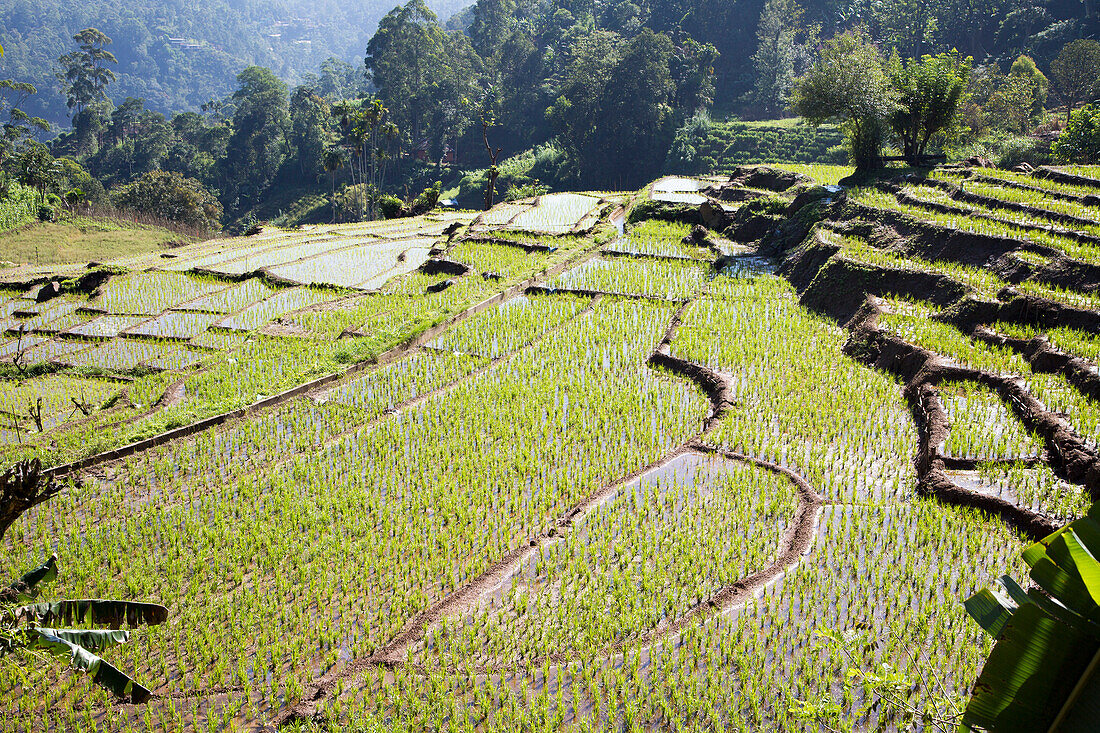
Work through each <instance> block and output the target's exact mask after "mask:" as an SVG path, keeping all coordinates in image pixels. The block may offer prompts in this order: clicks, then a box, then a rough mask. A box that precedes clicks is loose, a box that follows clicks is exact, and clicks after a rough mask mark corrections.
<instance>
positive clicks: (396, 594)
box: [0, 165, 1100, 731]
mask: <svg viewBox="0 0 1100 733" xmlns="http://www.w3.org/2000/svg"><path fill="white" fill-rule="evenodd" d="M851 172H852V171H851V169H847V168H843V167H840V166H820V165H819V166H800V165H788V166H784V168H783V169H778V168H768V167H751V168H750V167H743V168H738V169H735V170H733V171H732V173H731V174H730V175H711V176H701V177H688V176H667V177H663V178H661V179H659V180H657V181H654V182H653V183H651V184H650V185H648V186H646V187H645V188H644V189H642V190H641V191H637V192H634V193H630V194H615V195H605V194H575V193H573V194H555V195H547V196H541V197H538V198H534V199H525V200H521V201H516V202H509V203H504V204H499V205H498V206H496V207H494V208H493V209H492V210H490V211H488V212H483V213H472V212H471V213H462V212H457V213H446V214H441V213H438V212H437V213H432V214H428V215H425V216H422V217H417V218H413V219H405V220H398V221H388V222H374V223H362V224H349V225H323V226H315V227H305V228H302V229H298V230H279V229H273V228H268V229H265V230H264V231H262V232H260V233H259V234H256V235H253V236H251V237H239V238H229V239H220V240H211V241H208V242H198V243H193V244H189V245H187V246H185V247H181V248H179V249H177V250H173V251H172V252H170V253H168V254H169V256H167V257H165V256H163V254H164V253H152V254H147V255H138V256H134V257H128V258H124V259H121V260H117V261H114V262H112V263H109V264H111V265H112V268H111V269H110V270H97V271H94V272H93V273H91V274H88V275H86V276H85V277H82V278H79V279H70V280H68V281H67V283H66V286H65V287H64V288H62V289H61V292H60V294H59V295H57V296H56V297H52V298H51V297H46V295H43V292H45V293H46V294H47V295H48V294H49V293H50V292H51V291H50V290H49V285H48V283H49V282H51V281H60V280H61V279H62V278H64V277H66V276H69V275H73V274H78V273H80V272H82V271H83V270H82V269H81V267H80V266H79V265H77V266H74V267H72V268H66V267H61V268H57V272H56V277H55V278H53V280H51V277H50V276H48V275H46V274H45V273H39V274H38V276H36V277H35V278H33V279H31V280H28V279H27V278H26V277H24V276H21V274H20V273H19V272H18V271H7V272H5V271H3V270H0V280H3V281H4V282H5V283H6V290H5V293H4V296H3V299H2V302H3V305H2V306H0V307H3V308H4V309H5V310H4V312H5V313H7V316H6V318H7V331H8V333H9V335H10V337H9V340H8V341H6V342H5V343H4V344H3V345H2V346H0V349H3V351H2V353H3V354H4V358H5V359H6V360H7V361H8V362H9V364H8V366H7V367H6V368H5V369H4V370H3V371H2V372H0V376H2V377H3V381H2V382H0V414H2V415H3V418H4V419H5V420H7V421H8V425H10V427H5V428H2V429H0V441H2V443H0V456H2V457H3V458H4V460H5V462H11V461H13V460H15V459H16V458H19V457H24V456H32V455H34V456H39V457H41V458H43V459H44V460H45V461H46V462H47V463H48V464H51V465H52V466H53V469H52V473H53V474H54V475H56V476H58V477H62V478H69V477H73V476H79V477H80V478H81V479H82V483H81V484H80V485H72V486H68V487H67V489H66V490H65V491H64V492H63V493H61V494H60V495H59V496H57V497H55V498H53V499H51V500H50V502H49V503H48V504H46V505H44V506H42V507H40V508H38V509H33V510H31V511H29V512H28V513H27V514H26V515H25V516H24V517H23V518H21V519H20V520H19V521H18V522H17V523H16V524H15V525H13V527H12V530H11V531H10V533H9V534H8V536H7V537H5V538H4V540H3V547H4V552H0V572H2V573H4V574H7V575H10V576H15V575H17V574H18V573H19V572H22V571H24V570H26V569H28V568H31V567H35V566H36V565H38V564H40V563H41V561H42V559H43V557H42V555H43V548H50V550H52V551H56V552H57V553H58V554H59V555H60V557H61V560H60V562H61V564H62V567H63V576H62V577H63V578H64V580H63V581H62V582H61V583H60V585H61V586H62V587H63V592H65V593H67V594H69V595H70V596H72V597H91V596H93V595H94V596H96V597H99V596H105V597H123V598H132V599H135V600H143V601H155V602H158V603H163V604H164V605H165V606H166V607H167V609H168V613H169V619H170V621H169V622H168V623H166V624H164V625H159V626H154V627H152V628H151V629H150V630H148V631H146V630H136V631H134V634H133V638H132V639H131V646H129V647H126V648H124V649H123V650H122V651H121V652H119V651H115V650H111V651H109V652H106V653H105V654H107V655H108V656H109V657H110V658H111V659H112V660H113V663H114V664H116V666H118V667H120V668H121V669H123V670H124V672H126V673H127V674H133V675H134V677H135V678H136V679H137V680H138V682H139V683H140V684H141V685H145V686H147V688H148V689H145V688H144V687H143V688H140V689H138V688H135V690H136V691H137V692H141V694H142V695H144V694H149V697H148V700H147V702H146V703H145V704H144V705H143V706H131V705H114V704H111V703H110V702H109V697H107V696H106V693H105V692H103V691H98V690H96V689H95V688H93V686H92V683H91V682H90V681H88V680H87V679H85V678H83V677H76V676H70V675H69V673H68V672H66V671H64V670H62V669H61V667H60V666H58V667H47V668H42V667H32V668H27V669H26V670H24V668H17V667H14V666H6V667H0V699H3V700H4V702H5V704H6V706H7V708H8V709H9V710H10V713H9V715H7V716H4V718H3V719H0V730H4V731H7V730H12V731H15V730H23V729H26V728H28V727H31V728H34V729H46V730H63V729H66V727H67V725H68V721H71V720H72V719H74V717H75V716H80V715H83V712H84V711H87V710H89V709H92V708H94V709H95V710H98V711H100V712H101V715H102V717H101V718H100V719H99V721H98V725H99V727H101V728H103V729H107V730H123V729H127V728H128V727H134V726H143V725H144V726H149V725H153V726H157V727H161V726H167V727H172V726H176V727H196V728H206V727H218V726H219V725H221V724H222V721H229V720H231V721H233V722H232V725H233V726H235V727H236V728H237V729H240V730H256V731H259V730H270V729H271V728H272V727H277V728H282V729H286V730H289V729H291V728H290V726H292V725H298V726H304V727H305V728H306V729H308V730H313V729H318V730H320V729H347V728H352V729H356V728H360V727H362V728H366V729H374V728H382V729H387V730H410V731H412V730H440V729H444V728H446V726H447V723H446V721H450V722H452V723H455V724H461V725H462V726H469V727H471V728H479V727H482V726H484V727H485V728H487V729H489V728H492V729H509V728H513V729H529V728H532V727H539V728H549V729H555V730H556V729H559V728H561V727H564V726H569V725H574V724H575V725H588V726H591V727H593V728H601V729H603V728H613V729H623V728H626V729H633V728H636V727H641V728H652V729H661V730H675V729H680V728H690V727H691V726H692V725H693V724H695V723H699V724H703V723H702V721H706V723H705V725H706V726H708V727H711V726H713V727H715V728H723V729H747V730H793V731H823V730H829V729H835V728H831V726H832V723H837V721H839V722H840V724H847V723H848V722H850V723H851V724H852V725H853V726H854V727H856V728H857V729H862V728H867V729H877V728H879V727H880V726H881V727H884V728H890V727H898V728H907V727H908V726H909V722H908V721H909V720H910V718H908V717H907V716H909V715H911V713H910V712H908V711H909V710H911V709H916V710H923V709H926V707H927V709H930V710H933V711H934V712H935V713H936V714H937V715H940V716H943V718H944V719H945V720H948V721H950V722H951V723H952V724H957V723H958V722H959V720H960V719H961V716H962V714H963V709H964V707H966V705H967V701H968V698H969V694H970V690H971V688H972V687H973V686H974V682H975V680H976V679H978V676H979V674H981V673H982V666H983V663H984V661H985V659H986V657H987V655H988V654H989V650H990V648H991V641H990V640H989V638H988V637H987V636H985V635H984V634H983V633H982V630H981V628H980V627H979V626H978V624H977V623H975V622H974V621H973V620H971V619H969V618H968V617H967V615H966V611H965V610H964V609H963V606H962V604H961V601H962V599H964V598H966V597H967V596H969V595H970V594H971V593H973V592H974V591H976V590H977V589H979V588H981V587H982V586H983V585H986V584H988V583H990V582H991V581H992V580H993V579H994V578H996V577H998V576H1000V575H1002V574H1003V573H1012V574H1016V575H1017V576H1018V575H1019V573H1018V571H1019V568H1020V565H1019V562H1018V561H1017V559H1016V558H1017V557H1018V555H1019V553H1020V552H1021V551H1022V550H1023V549H1024V548H1025V547H1028V546H1029V544H1030V543H1031V542H1032V541H1034V540H1036V539H1039V538H1042V537H1044V536H1046V535H1047V534H1048V533H1049V532H1051V531H1052V530H1053V529H1055V528H1057V527H1060V526H1061V525H1062V524H1063V523H1064V522H1066V521H1067V520H1069V519H1073V518H1076V517H1081V516H1083V514H1084V513H1085V512H1086V511H1087V510H1088V507H1089V506H1090V504H1091V503H1092V501H1094V500H1095V499H1097V498H1098V497H1100V379H1098V377H1097V373H1098V370H1097V365H1098V364H1100V299H1098V298H1097V296H1096V289H1097V286H1098V285H1100V203H1098V202H1100V178H1098V177H1096V173H1097V171H1096V170H1095V169H1089V168H1050V167H1045V168H1040V169H1038V170H1035V171H1032V172H1009V171H1003V170H997V169H991V168H967V167H959V166H953V167H944V168H940V169H936V170H933V171H925V172H924V173H921V174H907V173H906V172H905V171H901V170H895V171H893V172H892V173H887V174H886V177H880V178H877V179H865V180H853V178H852V177H851V175H850V174H851ZM44 284H45V285H46V290H45V291H44V290H43V285H44ZM19 331H22V332H23V336H22V337H20V338H16V337H15V336H14V335H12V334H14V333H16V332H19ZM74 405H75V407H74ZM50 550H46V551H47V552H48V551H50ZM1032 552H1034V548H1032ZM1052 552H1053V550H1052ZM123 559H124V561H123ZM1038 582H1040V583H1041V582H1043V579H1042V577H1040V578H1038ZM200 601H201V602H200ZM846 639H847V641H845V640H846ZM830 640H831V642H830ZM844 644H848V646H843V645H844ZM838 645H840V646H838ZM842 649H843V650H844V651H842ZM845 654H848V655H850V656H845ZM1078 656H1080V655H1078ZM1091 656H1092V652H1091V651H1090V652H1089V654H1087V655H1085V657H1084V659H1083V661H1082V662H1081V666H1082V667H1084V665H1085V664H1087V662H1088V659H1089V658H1091ZM880 663H888V664H889V665H891V666H890V667H889V668H888V669H889V670H890V671H891V674H892V675H900V676H901V677H900V678H897V677H895V678H892V679H904V680H918V679H919V680H921V683H919V684H918V683H916V682H913V683H909V682H906V683H905V684H901V683H897V684H894V685H893V687H891V688H890V689H891V690H892V692H891V695H892V697H890V698H886V697H885V695H882V696H880V693H878V692H869V693H865V694H867V695H869V696H870V695H874V696H875V697H874V698H873V699H868V700H864V701H862V702H867V703H868V705H867V706H863V705H862V702H860V701H856V700H853V699H852V698H851V697H847V696H844V695H843V694H842V691H841V690H840V689H839V688H838V687H837V686H836V684H835V680H836V679H837V678H838V677H842V676H845V675H848V674H849V673H848V671H847V670H849V669H851V668H855V669H857V670H873V669H883V668H882V667H879V666H878V665H879V664H880ZM24 673H25V674H26V675H27V677H23V676H22V675H23V674H24ZM857 674H858V672H857ZM58 678H61V679H63V680H64V681H63V682H61V683H60V684H59V685H58V687H57V688H55V689H58V690H59V692H58V693H57V694H54V695H50V696H46V695H26V694H25V693H24V691H25V690H26V689H27V688H28V687H32V688H34V689H46V688H47V687H49V685H50V684H51V681H53V680H56V679H58ZM62 685H63V686H62ZM1067 694H1068V693H1067ZM810 701H816V703H815V704H818V703H820V704H826V703H827V704H828V705H829V706H830V709H831V710H834V712H833V713H830V715H831V716H832V717H830V718H827V719H826V720H825V722H824V723H823V722H822V721H821V719H819V718H816V717H814V713H813V708H812V706H808V705H807V703H808V702H810ZM822 701H824V702H822ZM871 703H874V704H871ZM1055 710H1057V707H1055ZM807 711H808V712H807ZM970 714H971V713H970V712H968V713H967V715H970ZM1053 714H1054V713H1053V712H1052V713H1050V715H1051V716H1053ZM181 715H182V716H185V718H186V720H187V721H188V722H187V723H186V724H182V723H179V722H178V721H179V717H178V716H181ZM173 721H176V722H173ZM532 721H536V722H535V723H534V724H532ZM830 721H832V722H831V723H830ZM1045 728H1046V726H1042V729H1045Z"/></svg>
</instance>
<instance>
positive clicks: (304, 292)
mask: <svg viewBox="0 0 1100 733" xmlns="http://www.w3.org/2000/svg"><path fill="white" fill-rule="evenodd" d="M337 297H339V294H338V293H336V292H334V291H332V290H325V289H320V288H288V289H286V290H280V291H278V292H276V293H275V294H274V295H272V296H270V297H268V298H267V299H265V300H261V301H260V302H259V303H256V304H254V305H250V306H248V307H247V308H245V309H244V310H242V311H239V312H237V313H235V314H233V315H231V316H228V317H226V318H223V319H221V320H220V321H217V322H215V323H214V325H215V326H217V327H219V328H228V329H232V330H234V331H255V330H256V329H258V328H260V327H261V326H263V325H264V324H266V323H269V322H271V321H273V320H274V319H276V318H278V317H280V316H282V315H285V314H287V313H289V312H291V311H296V310H299V309H301V308H306V307H308V306H311V305H316V304H318V303H324V302H326V301H329V300H334V299H336V298H337Z"/></svg>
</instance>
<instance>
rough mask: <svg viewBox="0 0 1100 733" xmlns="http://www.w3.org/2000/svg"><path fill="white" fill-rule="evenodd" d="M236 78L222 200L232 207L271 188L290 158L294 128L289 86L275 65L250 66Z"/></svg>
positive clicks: (223, 163)
mask: <svg viewBox="0 0 1100 733" xmlns="http://www.w3.org/2000/svg"><path fill="white" fill-rule="evenodd" d="M237 81H238V83H239V84H240V87H239V88H238V89H237V91H236V92H234V93H233V102H234V103H235V104H236V106H237V109H236V111H235V112H234V114H233V134H232V136H231V137H230V138H229V142H228V145H227V146H226V151H225V159H224V160H223V161H222V166H221V170H222V181H223V185H224V188H223V191H222V202H223V203H224V204H226V205H227V207H229V208H232V209H233V210H238V209H239V208H241V207H242V205H243V204H244V203H245V202H248V203H255V202H256V201H258V200H259V199H260V197H261V196H262V195H263V193H264V192H265V191H267V189H268V187H269V186H270V185H271V182H272V181H273V180H274V179H275V175H276V174H277V173H278V172H279V168H280V166H282V164H283V161H284V160H285V159H286V156H287V141H286V137H287V132H288V129H287V128H288V127H289V126H290V116H289V113H288V105H287V86H286V84H284V83H283V82H281V81H280V80H279V79H278V78H277V77H276V76H275V74H273V73H272V72H271V70H270V69H265V68H263V67H261V66H249V67H248V68H246V69H245V70H244V71H242V72H241V73H240V74H238V75H237ZM241 199H243V201H241Z"/></svg>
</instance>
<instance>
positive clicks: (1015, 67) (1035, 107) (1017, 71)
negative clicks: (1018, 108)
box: [1008, 55, 1050, 119]
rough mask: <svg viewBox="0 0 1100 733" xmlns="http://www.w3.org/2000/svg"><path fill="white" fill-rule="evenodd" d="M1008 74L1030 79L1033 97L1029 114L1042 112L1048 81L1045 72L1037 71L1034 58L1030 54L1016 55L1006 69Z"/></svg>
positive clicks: (1036, 115) (1036, 114)
mask: <svg viewBox="0 0 1100 733" xmlns="http://www.w3.org/2000/svg"><path fill="white" fill-rule="evenodd" d="M1008 75H1009V76H1020V77H1023V78H1025V79H1028V80H1029V81H1031V84H1032V89H1033V94H1032V96H1033V97H1034V99H1033V101H1032V106H1031V116H1032V118H1033V119H1034V118H1036V117H1038V116H1040V115H1041V114H1042V113H1043V105H1044V104H1046V101H1047V91H1048V90H1049V89H1050V81H1048V80H1047V77H1046V74H1044V73H1043V72H1041V71H1039V67H1038V66H1036V65H1035V59H1033V58H1031V57H1030V56H1024V55H1020V56H1017V57H1016V60H1015V61H1013V62H1012V66H1011V68H1009V70H1008Z"/></svg>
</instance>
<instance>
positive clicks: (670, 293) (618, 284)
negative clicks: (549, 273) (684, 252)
mask: <svg viewBox="0 0 1100 733" xmlns="http://www.w3.org/2000/svg"><path fill="white" fill-rule="evenodd" d="M706 277H707V272H706V270H704V269H703V268H702V267H699V266H697V265H694V264H691V263H687V262H643V261H630V260H623V259H594V260H589V261H588V262H585V263H583V264H581V265H578V266H577V267H575V268H573V269H572V270H569V271H567V272H564V273H562V274H561V275H559V276H558V277H556V278H554V279H552V280H550V282H549V283H547V285H548V286H549V287H550V288H560V289H563V290H583V291H589V292H594V291H598V292H605V293H611V294H615V295H641V296H645V297H650V298H664V299H667V300H681V299H686V298H690V297H692V296H694V295H695V294H697V293H698V292H699V291H700V289H701V288H702V287H703V285H704V283H705V281H706Z"/></svg>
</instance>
